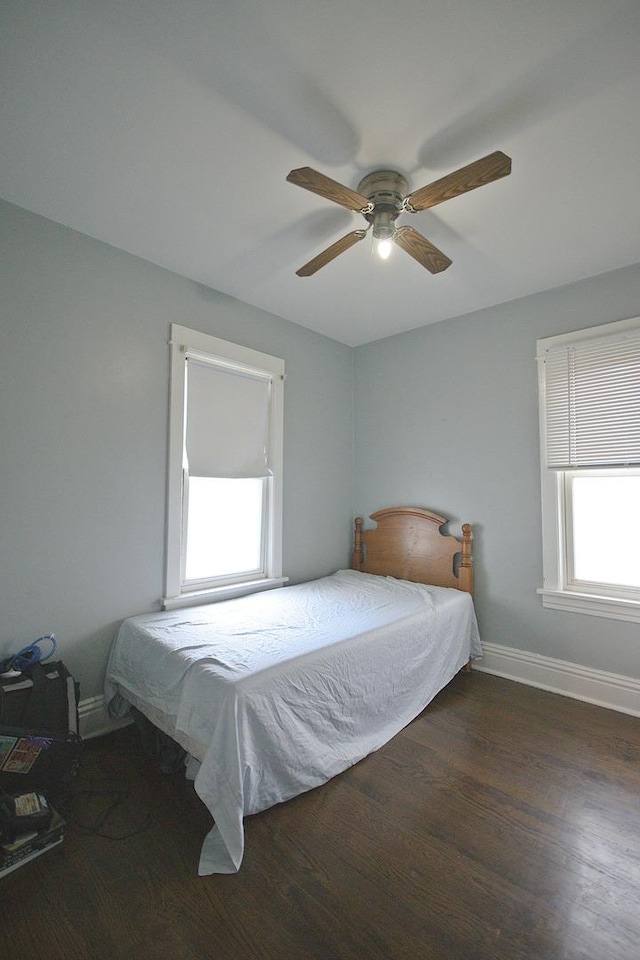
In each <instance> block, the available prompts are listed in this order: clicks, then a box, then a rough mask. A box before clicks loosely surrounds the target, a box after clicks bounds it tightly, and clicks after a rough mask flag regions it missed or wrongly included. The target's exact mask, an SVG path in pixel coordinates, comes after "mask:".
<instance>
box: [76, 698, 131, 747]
mask: <svg viewBox="0 0 640 960" xmlns="http://www.w3.org/2000/svg"><path fill="white" fill-rule="evenodd" d="M78 714H79V719H80V736H81V737H82V739H83V740H90V739H91V738H92V737H100V736H102V734H103V733H109V732H110V731H111V730H119V729H120V727H126V726H127V725H128V724H129V723H131V721H130V720H129V719H128V718H125V719H124V720H118V719H116V718H115V717H110V716H109V714H108V712H107V707H106V704H105V702H104V697H86V698H85V699H84V700H81V701H80V703H79V704H78Z"/></svg>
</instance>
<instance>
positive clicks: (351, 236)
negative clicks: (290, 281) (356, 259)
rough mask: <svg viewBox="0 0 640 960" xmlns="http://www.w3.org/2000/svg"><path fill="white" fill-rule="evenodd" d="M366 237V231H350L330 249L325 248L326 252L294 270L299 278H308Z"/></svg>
mask: <svg viewBox="0 0 640 960" xmlns="http://www.w3.org/2000/svg"><path fill="white" fill-rule="evenodd" d="M366 235H367V231H366V230H352V231H351V233H347V234H346V236H344V237H341V238H340V240H336V242H335V243H332V244H331V246H330V247H327V249H326V250H323V251H322V253H319V254H318V256H317V257H314V258H313V260H309V263H305V265H304V266H303V267H300V269H299V270H296V274H297V275H298V276H299V277H310V276H311V275H312V274H313V273H315V272H316V270H319V269H320V267H324V266H326V265H327V264H328V263H331V261H332V260H335V258H336V257H337V256H339V255H340V254H341V253H344V252H345V250H348V249H349V247H352V246H353V245H354V243H357V242H358V240H362V239H363V238H364V237H366Z"/></svg>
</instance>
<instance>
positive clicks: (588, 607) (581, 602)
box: [538, 587, 640, 623]
mask: <svg viewBox="0 0 640 960" xmlns="http://www.w3.org/2000/svg"><path fill="white" fill-rule="evenodd" d="M538 593H539V594H540V596H541V597H542V605H543V607H547V608H548V609H550V610H564V611H566V612H567V613H586V614H588V615H590V616H592V617H606V618H607V619H609V620H628V621H631V622H634V623H640V600H628V599H624V600H622V599H619V598H618V597H601V596H597V595H595V594H590V593H573V592H571V593H570V592H569V591H568V590H547V589H545V588H544V587H541V588H540V589H539V590H538Z"/></svg>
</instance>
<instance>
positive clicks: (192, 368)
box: [185, 357, 271, 478]
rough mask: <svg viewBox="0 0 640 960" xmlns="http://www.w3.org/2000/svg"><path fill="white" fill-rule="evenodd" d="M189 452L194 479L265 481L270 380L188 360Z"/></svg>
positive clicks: (195, 360) (247, 372)
mask: <svg viewBox="0 0 640 960" xmlns="http://www.w3.org/2000/svg"><path fill="white" fill-rule="evenodd" d="M186 383H187V386H186V391H187V430H186V438H185V442H186V453H187V460H188V465H189V473H190V475H191V476H193V477H220V478H242V477H266V476H268V475H269V474H270V472H271V471H270V468H269V414H270V397H271V378H270V377H268V376H265V375H264V374H261V373H260V372H258V371H256V372H255V373H254V372H253V371H248V370H242V369H238V368H234V367H231V366H221V365H218V364H215V363H210V362H206V361H204V360H199V359H197V358H196V357H188V358H187V380H186Z"/></svg>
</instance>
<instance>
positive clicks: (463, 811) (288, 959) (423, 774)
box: [0, 672, 640, 960]
mask: <svg viewBox="0 0 640 960" xmlns="http://www.w3.org/2000/svg"><path fill="white" fill-rule="evenodd" d="M639 761H640V719H637V718H634V717H629V716H625V715H622V714H617V713H614V712H613V711H609V710H604V709H601V708H598V707H595V706H590V705H588V704H584V703H579V702H577V701H574V700H569V699H566V698H563V697H559V696H556V695H554V694H549V693H545V692H543V691H540V690H534V689H532V688H529V687H526V686H522V685H519V684H516V683H513V682H510V681H507V680H501V679H499V678H496V677H491V676H488V675H487V674H481V673H477V672H474V673H471V674H460V675H459V676H458V677H456V679H455V680H454V681H453V682H452V683H451V684H450V685H449V687H448V688H447V689H446V690H445V691H443V692H442V693H441V694H440V695H439V696H438V697H437V698H436V700H435V701H434V702H433V703H432V704H431V705H430V706H429V707H428V709H427V710H426V711H425V712H424V713H423V714H421V716H420V717H418V718H417V719H416V720H415V721H414V722H413V723H412V724H410V725H409V727H407V728H406V729H405V730H404V731H403V732H402V733H401V734H399V735H398V736H397V737H396V738H395V739H394V740H393V741H392V742H391V743H389V744H387V746H386V747H384V748H383V749H382V750H380V751H379V752H378V753H376V754H374V755H372V756H371V757H368V758H367V759H366V760H364V761H362V762H361V763H359V764H357V765H356V766H355V767H353V768H352V769H350V770H348V771H347V772H346V773H344V774H342V775H341V776H339V777H337V778H336V779H335V780H333V781H331V782H330V783H329V784H327V785H326V786H324V787H321V788H319V789H317V790H314V791H312V792H310V793H308V794H306V795H304V796H302V797H299V798H297V799H296V800H293V801H290V802H289V803H286V804H281V805H280V806H278V807H275V808H273V809H272V810H269V811H265V812H264V813H262V814H259V815H257V816H255V817H251V818H248V819H247V821H246V852H245V859H244V862H243V865H242V868H241V870H240V873H238V874H237V875H235V876H212V877H198V876H197V863H198V853H199V848H200V843H201V841H202V838H203V836H204V834H205V832H206V831H207V830H208V829H209V826H210V819H209V815H208V814H207V812H206V810H205V809H204V807H203V806H202V805H201V803H200V801H199V800H198V799H197V797H196V796H195V794H194V793H193V789H192V787H191V785H190V784H188V783H187V782H186V781H184V780H183V779H182V777H180V776H165V775H163V774H161V773H160V772H159V771H158V770H157V769H156V766H155V765H154V763H153V762H152V761H151V760H149V759H148V758H147V757H146V756H145V755H144V754H143V752H142V750H141V748H140V746H139V743H138V739H137V734H136V731H135V730H134V729H133V728H128V729H126V730H124V731H120V732H118V733H115V734H111V735H109V736H107V737H103V738H100V739H98V740H94V741H90V742H88V743H87V744H86V745H85V750H84V755H83V761H82V767H81V771H80V774H79V776H78V779H77V783H76V784H75V796H74V797H73V798H72V800H71V802H70V805H69V808H68V809H67V810H66V811H65V812H66V815H67V816H68V829H67V835H66V837H65V840H64V842H63V843H62V844H61V845H60V846H59V847H57V848H55V849H53V850H51V851H48V852H47V853H45V854H44V855H43V856H41V857H40V858H39V859H37V860H35V861H33V862H32V863H29V864H27V865H25V866H23V867H21V868H20V869H18V870H17V871H15V872H14V873H12V874H10V875H9V876H7V877H5V878H3V879H1V880H0V918H1V920H0V923H1V928H2V938H1V940H0V955H1V956H2V958H3V960H4V958H6V960H9V958H11V960H37V958H42V960H58V958H60V960H62V958H65V960H69V958H71V960H74V958H89V960H149V958H153V960H174V958H175V960H178V958H180V960H196V958H197V960H209V958H219V960H262V958H264V960H320V958H322V960H333V958H335V960H489V958H491V960H496V958H498V960H525V958H526V960H543V958H544V960H638V958H639V957H640V762H639ZM98 834H105V835H108V836H109V837H116V836H120V837H123V836H125V835H126V834H130V836H129V837H128V838H126V839H108V838H107V836H101V835H98Z"/></svg>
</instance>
